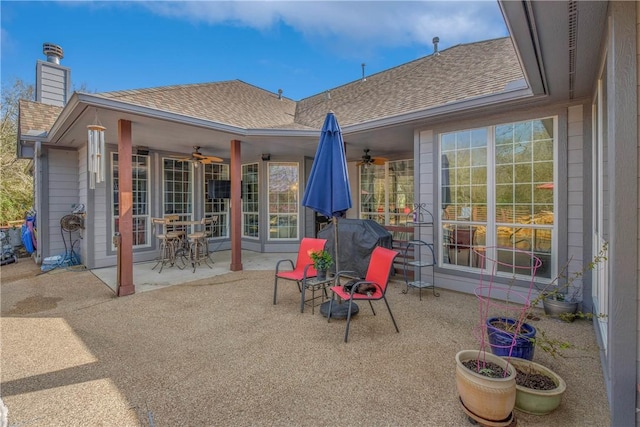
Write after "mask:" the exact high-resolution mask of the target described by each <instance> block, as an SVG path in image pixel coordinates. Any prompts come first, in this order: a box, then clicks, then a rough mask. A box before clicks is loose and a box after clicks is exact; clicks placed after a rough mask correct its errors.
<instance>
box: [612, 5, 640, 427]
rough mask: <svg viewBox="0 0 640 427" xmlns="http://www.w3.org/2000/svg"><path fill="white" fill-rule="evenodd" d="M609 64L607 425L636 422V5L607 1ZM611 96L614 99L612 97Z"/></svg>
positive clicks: (632, 423) (633, 423)
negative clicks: (608, 9)
mask: <svg viewBox="0 0 640 427" xmlns="http://www.w3.org/2000/svg"><path fill="white" fill-rule="evenodd" d="M609 7H610V13H611V26H610V33H609V37H610V42H609V60H608V61H607V76H608V79H607V93H608V94H609V95H610V98H609V100H608V105H607V108H608V120H609V124H608V141H609V151H608V155H609V159H610V160H609V161H610V163H611V164H612V166H613V167H611V168H610V169H609V186H610V197H611V203H609V210H610V211H609V215H610V221H611V239H610V243H609V254H610V256H609V261H610V265H609V274H610V276H609V307H608V308H609V329H608V334H609V337H608V349H609V351H608V356H609V357H608V360H607V368H608V371H609V373H610V374H611V376H610V380H611V382H610V388H611V392H610V411H611V425H613V426H623V425H625V426H629V425H635V423H636V410H635V408H636V390H637V381H636V378H637V374H636V359H637V357H638V354H637V346H638V329H637V316H638V279H637V272H638V247H637V236H638V223H637V222H638V219H637V217H636V215H635V213H636V212H637V209H638V163H637V160H638V133H637V120H638V99H637V89H638V87H637V78H636V70H637V68H636V61H637V47H636V37H634V35H635V34H636V3H635V2H610V3H609ZM614 95H615V96H614Z"/></svg>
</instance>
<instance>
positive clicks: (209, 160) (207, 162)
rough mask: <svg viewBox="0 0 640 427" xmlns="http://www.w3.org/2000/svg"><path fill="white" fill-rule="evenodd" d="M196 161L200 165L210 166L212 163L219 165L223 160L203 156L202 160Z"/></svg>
mask: <svg viewBox="0 0 640 427" xmlns="http://www.w3.org/2000/svg"><path fill="white" fill-rule="evenodd" d="M198 161H199V162H200V163H202V164H203V165H210V164H212V163H220V162H222V161H223V160H222V159H221V158H220V157H215V156H205V157H204V158H202V159H198Z"/></svg>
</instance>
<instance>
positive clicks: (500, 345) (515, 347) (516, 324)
mask: <svg viewBox="0 0 640 427" xmlns="http://www.w3.org/2000/svg"><path fill="white" fill-rule="evenodd" d="M536 332H537V331H536V328H535V327H533V326H532V325H530V324H529V323H525V322H522V321H519V320H518V319H513V318H511V317H499V316H495V317H490V318H488V319H487V336H488V338H489V346H490V347H491V352H492V353H493V354H495V355H497V356H507V357H519V358H522V359H527V360H532V359H533V353H534V350H535V337H536Z"/></svg>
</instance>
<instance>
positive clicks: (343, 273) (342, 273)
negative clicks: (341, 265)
mask: <svg viewBox="0 0 640 427" xmlns="http://www.w3.org/2000/svg"><path fill="white" fill-rule="evenodd" d="M348 273H351V274H348ZM355 273H356V272H355V271H352V270H341V271H338V272H337V273H336V277H335V282H334V284H335V285H336V286H337V285H339V284H340V278H341V277H347V278H349V279H359V277H357V276H354V274H355Z"/></svg>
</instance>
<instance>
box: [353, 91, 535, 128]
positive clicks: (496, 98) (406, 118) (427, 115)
mask: <svg viewBox="0 0 640 427" xmlns="http://www.w3.org/2000/svg"><path fill="white" fill-rule="evenodd" d="M536 97H539V96H536V95H534V94H533V93H532V91H531V89H530V88H523V89H518V90H513V91H509V92H502V93H499V94H495V95H489V96H481V97H477V98H471V99H465V100H462V101H456V102H449V103H447V104H443V105H439V106H437V107H433V108H428V109H426V110H419V111H412V112H410V113H405V114H399V115H397V116H390V117H385V118H382V119H376V120H370V121H366V122H361V123H356V124H353V125H347V126H342V131H343V133H351V132H354V133H355V132H362V131H367V130H371V129H375V128H381V127H386V126H395V125H399V124H402V123H407V122H415V121H422V120H426V119H432V118H437V117H441V116H444V115H447V114H451V113H461V112H465V111H469V110H474V109H478V108H482V107H490V106H494V105H503V104H505V103H509V102H513V101H521V100H523V99H527V100H531V99H533V98H536Z"/></svg>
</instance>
